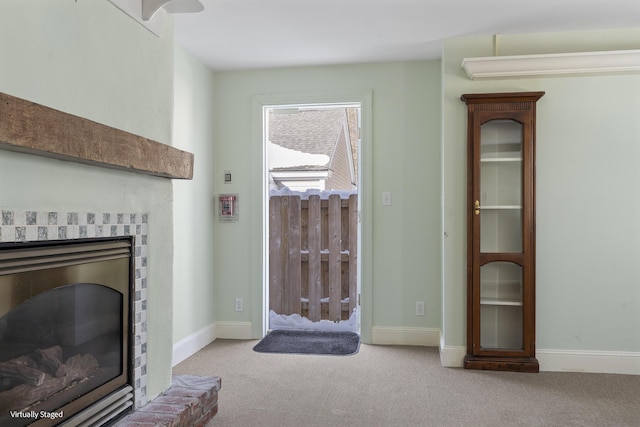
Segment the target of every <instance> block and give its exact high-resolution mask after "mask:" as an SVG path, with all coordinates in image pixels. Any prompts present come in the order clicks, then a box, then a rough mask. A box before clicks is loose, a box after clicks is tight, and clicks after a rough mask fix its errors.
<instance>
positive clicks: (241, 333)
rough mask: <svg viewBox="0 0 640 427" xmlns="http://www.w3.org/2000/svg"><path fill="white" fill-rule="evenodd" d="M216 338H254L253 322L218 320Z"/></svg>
mask: <svg viewBox="0 0 640 427" xmlns="http://www.w3.org/2000/svg"><path fill="white" fill-rule="evenodd" d="M216 338H224V339H232V340H250V339H253V334H252V332H251V322H216Z"/></svg>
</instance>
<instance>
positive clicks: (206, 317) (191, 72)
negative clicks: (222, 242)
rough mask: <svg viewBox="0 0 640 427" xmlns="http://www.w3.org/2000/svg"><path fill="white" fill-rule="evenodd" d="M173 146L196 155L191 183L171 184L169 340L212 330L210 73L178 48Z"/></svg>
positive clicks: (211, 112)
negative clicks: (171, 272) (170, 309)
mask: <svg viewBox="0 0 640 427" xmlns="http://www.w3.org/2000/svg"><path fill="white" fill-rule="evenodd" d="M174 93H175V95H174V126H173V145H174V146H175V147H177V148H179V149H181V150H185V151H189V152H191V153H193V154H194V156H195V159H194V171H193V180H188V181H182V180H174V181H173V194H174V197H173V217H174V229H173V234H174V236H173V242H174V268H173V282H174V288H173V312H174V319H173V320H174V321H173V341H174V344H176V343H178V342H179V341H180V340H184V339H188V338H189V337H190V336H192V335H193V334H197V333H199V332H201V331H202V330H203V329H205V330H206V328H208V327H211V325H212V324H213V322H214V320H215V317H214V315H215V310H214V306H213V298H214V295H213V292H214V281H213V277H214V270H213V261H212V260H213V258H214V256H215V253H214V250H213V246H214V243H213V242H214V238H215V236H214V233H213V225H214V221H215V220H216V218H215V211H214V203H213V201H214V179H215V173H214V171H215V168H214V165H213V159H214V154H213V147H214V136H213V133H214V132H213V129H214V126H213V122H214V110H213V104H214V97H215V92H214V74H213V72H212V71H211V70H209V69H208V68H207V67H205V66H204V65H203V64H202V63H200V62H199V61H197V60H196V59H195V58H194V57H193V56H192V55H191V54H189V53H188V52H186V51H185V50H184V49H183V48H181V47H179V46H176V52H175V79H174Z"/></svg>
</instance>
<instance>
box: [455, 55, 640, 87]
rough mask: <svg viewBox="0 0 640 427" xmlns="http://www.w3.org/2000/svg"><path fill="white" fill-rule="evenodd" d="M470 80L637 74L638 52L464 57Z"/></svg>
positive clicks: (638, 64) (465, 69) (464, 64)
mask: <svg viewBox="0 0 640 427" xmlns="http://www.w3.org/2000/svg"><path fill="white" fill-rule="evenodd" d="M462 69H464V71H465V72H466V73H467V76H469V78H470V79H471V80H483V79H504V78H530V77H537V76H554V75H556V76H557V75H566V74H598V73H614V74H615V73H628V72H640V50H612V51H602V52H573V53H554V54H543V55H516V56H488V57H478V58H465V59H464V60H463V61H462Z"/></svg>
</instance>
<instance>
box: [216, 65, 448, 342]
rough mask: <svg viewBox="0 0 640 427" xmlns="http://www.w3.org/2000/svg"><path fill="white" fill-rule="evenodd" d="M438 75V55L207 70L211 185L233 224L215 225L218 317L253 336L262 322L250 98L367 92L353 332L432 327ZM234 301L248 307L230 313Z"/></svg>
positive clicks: (437, 308) (436, 296)
mask: <svg viewBox="0 0 640 427" xmlns="http://www.w3.org/2000/svg"><path fill="white" fill-rule="evenodd" d="M439 81H440V62H439V61H426V62H397V63H384V64H362V65H345V66H327V67H313V68H288V69H270V70H258V71H236V72H220V73H216V107H215V108H216V138H215V140H216V148H215V169H216V170H217V171H218V174H217V175H216V191H217V192H233V193H238V194H239V196H240V220H239V222H238V223H235V224H217V225H216V230H215V231H216V236H217V239H216V247H215V253H216V256H215V268H214V269H215V273H214V274H215V276H214V277H215V283H216V298H215V301H216V319H217V320H218V321H225V322H240V323H242V322H244V323H246V322H250V323H251V327H252V331H253V332H252V334H253V336H258V335H259V334H260V331H261V328H262V318H261V304H262V303H261V298H262V293H261V292H262V291H261V287H262V283H261V278H262V260H261V259H260V256H259V254H260V253H261V247H260V245H261V244H262V243H261V241H262V230H263V228H262V211H261V209H262V204H261V203H262V201H261V191H260V186H261V179H262V177H261V173H260V172H259V171H260V170H261V167H262V165H261V163H260V162H261V160H260V159H261V153H260V150H261V144H260V136H259V132H258V135H256V132H255V125H256V122H255V119H256V118H255V117H254V116H255V114H254V113H253V110H252V104H253V102H254V101H255V97H256V96H258V97H260V96H262V97H263V98H265V99H269V97H275V98H281V99H287V97H288V96H289V97H290V98H296V99H300V98H301V97H306V99H309V98H313V96H314V94H317V95H318V98H324V97H326V95H327V94H332V93H345V92H346V93H348V92H362V91H370V93H371V94H372V111H370V118H371V123H370V127H371V132H372V133H371V139H370V141H368V142H366V141H365V144H369V146H368V147H364V148H363V150H370V151H369V153H370V158H371V164H370V165H369V167H370V171H369V174H370V175H369V176H370V177H371V178H370V180H369V181H368V182H367V181H366V180H365V182H364V183H363V186H364V187H365V188H363V191H364V194H368V195H369V196H368V197H370V200H365V201H364V202H363V205H364V206H365V207H366V206H367V204H368V205H369V206H370V207H371V208H370V209H371V212H364V214H363V229H364V230H367V229H369V230H370V231H371V233H370V234H371V235H369V236H363V239H365V244H366V246H367V247H365V248H363V251H365V253H366V251H370V253H371V256H370V257H363V259H362V263H363V270H364V271H365V274H364V275H363V277H364V279H365V281H366V282H367V283H363V295H362V298H363V331H362V332H363V338H364V339H365V340H370V335H371V328H372V327H375V326H385V327H415V328H439V327H440V321H441V275H440V270H441V258H440V240H441V239H440V232H441V230H440V221H441V219H440V189H441V185H440V175H441V174H440V144H439V141H440V97H441V95H440V84H439ZM258 119H259V117H258ZM258 126H259V124H258ZM363 126H365V127H366V126H367V124H366V123H364V124H363ZM363 152H364V151H363ZM223 170H231V171H233V179H234V182H233V183H232V184H226V185H225V184H222V183H221V182H222V177H221V176H220V171H223ZM364 174H365V175H366V174H367V171H366V170H365V171H364ZM367 187H368V188H367ZM383 191H391V192H392V193H393V205H392V206H382V203H381V198H382V192H383ZM367 271H368V272H369V273H367ZM368 274H370V277H368V276H367V275H368ZM236 297H242V298H244V301H245V307H251V309H250V310H245V311H244V312H234V311H233V307H234V301H235V298H236ZM416 301H425V302H426V307H427V316H426V317H422V316H415V302H416Z"/></svg>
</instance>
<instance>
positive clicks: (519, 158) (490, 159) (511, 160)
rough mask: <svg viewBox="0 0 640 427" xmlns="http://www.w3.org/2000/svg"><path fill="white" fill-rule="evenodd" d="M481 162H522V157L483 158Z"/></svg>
mask: <svg viewBox="0 0 640 427" xmlns="http://www.w3.org/2000/svg"><path fill="white" fill-rule="evenodd" d="M480 161H481V162H483V163H485V162H521V161H522V157H517V156H505V157H481V158H480Z"/></svg>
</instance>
